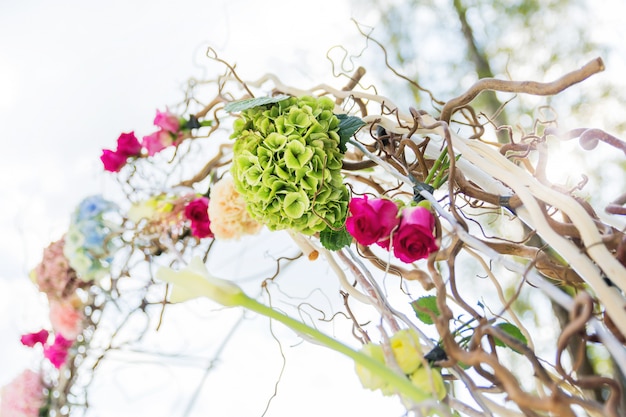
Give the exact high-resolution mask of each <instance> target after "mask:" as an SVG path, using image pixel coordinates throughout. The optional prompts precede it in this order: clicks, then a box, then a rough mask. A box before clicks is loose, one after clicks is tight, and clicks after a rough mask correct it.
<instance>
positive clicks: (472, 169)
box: [0, 58, 626, 416]
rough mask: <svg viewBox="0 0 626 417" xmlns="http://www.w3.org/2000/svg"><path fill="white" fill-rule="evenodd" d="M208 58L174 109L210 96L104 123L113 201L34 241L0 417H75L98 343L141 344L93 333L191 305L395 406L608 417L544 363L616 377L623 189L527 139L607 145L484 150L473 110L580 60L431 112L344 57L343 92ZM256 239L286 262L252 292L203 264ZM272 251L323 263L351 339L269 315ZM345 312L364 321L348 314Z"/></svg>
mask: <svg viewBox="0 0 626 417" xmlns="http://www.w3.org/2000/svg"><path fill="white" fill-rule="evenodd" d="M215 59H216V60H217V61H218V62H220V63H224V61H221V60H220V59H217V58H215ZM226 67H227V73H226V74H225V75H222V76H220V77H219V78H218V79H216V80H213V81H212V82H207V84H208V85H211V86H212V87H213V88H215V91H214V96H213V99H211V97H209V100H206V99H202V100H201V99H197V100H193V102H194V103H201V102H202V103H208V104H206V105H203V106H200V107H199V108H191V106H192V105H191V104H190V101H189V100H187V101H185V103H183V104H182V105H181V106H179V109H178V110H169V109H168V110H167V111H165V112H160V111H157V115H156V117H155V119H154V124H155V125H156V126H157V128H158V130H157V131H155V132H153V133H151V134H149V135H147V136H145V137H143V140H142V141H141V142H140V141H139V140H138V139H137V137H136V136H135V133H134V132H130V133H122V134H121V135H120V136H119V138H118V140H117V147H116V149H115V150H108V149H105V150H103V153H102V156H101V162H102V164H103V169H104V170H105V171H107V172H108V174H107V175H111V176H115V177H116V178H117V180H118V181H119V183H120V184H121V185H122V191H123V193H124V195H125V196H126V200H124V201H119V202H118V203H113V202H111V201H108V200H107V199H105V198H103V197H102V196H92V197H88V198H87V199H85V200H83V201H82V202H81V203H80V204H79V205H78V207H77V209H76V210H75V212H74V213H73V214H72V215H71V217H70V223H69V228H68V231H67V233H66V234H65V235H64V236H62V237H61V238H60V239H59V240H58V241H56V242H53V243H52V244H50V246H49V247H48V248H47V249H45V250H44V252H43V259H42V262H41V263H40V264H39V265H38V266H36V267H35V269H34V271H33V274H32V279H33V281H34V282H35V283H36V285H37V286H38V288H39V290H40V291H41V292H42V293H44V294H46V296H47V297H46V298H47V300H48V305H49V308H50V326H49V328H47V329H41V330H39V329H32V330H35V331H34V332H32V333H29V332H28V331H25V332H24V336H23V337H22V343H23V344H24V345H25V346H28V347H30V348H32V349H37V350H39V351H40V352H41V355H42V361H41V366H40V368H39V369H36V370H26V371H24V372H23V373H22V374H20V375H18V376H16V378H15V380H14V381H13V382H11V383H10V384H9V385H8V386H7V387H5V389H4V390H3V394H2V402H1V403H0V404H1V405H0V415H1V416H16V415H20V416H35V415H39V416H52V415H55V416H57V415H70V414H71V413H72V412H73V410H78V409H83V410H84V411H85V410H87V409H88V404H89V401H88V389H87V388H88V386H89V381H90V380H91V379H92V378H93V377H94V375H95V372H96V370H97V369H98V366H99V364H100V363H101V362H102V361H103V360H105V359H106V355H107V352H108V351H109V350H112V349H115V346H125V345H132V344H133V343H135V342H137V341H139V340H140V339H141V338H142V337H143V336H144V333H142V334H133V335H132V336H128V335H127V336H126V337H127V339H126V340H124V341H120V339H119V337H121V336H119V334H122V333H123V332H122V331H116V332H112V333H111V332H109V333H106V332H104V331H103V330H102V326H101V323H105V322H106V321H107V320H109V321H112V322H115V323H117V324H116V325H117V326H118V328H117V329H118V330H120V329H123V328H124V326H125V325H126V323H127V322H128V321H129V318H130V317H133V315H135V314H146V315H151V316H152V317H155V316H156V317H159V320H158V322H159V324H158V325H156V327H157V328H158V326H160V323H161V322H162V321H163V320H167V317H168V315H167V311H168V309H169V308H171V305H172V304H179V303H187V302H190V300H194V299H197V298H207V299H209V300H210V301H211V302H212V303H214V304H216V305H219V306H223V307H228V308H238V309H244V310H247V311H250V312H252V313H254V314H256V315H261V316H265V317H268V318H269V319H271V320H272V321H276V322H279V323H281V324H282V325H284V326H286V327H288V328H290V329H293V330H294V331H295V332H296V333H297V334H298V335H299V336H301V337H302V338H303V339H304V340H310V341H313V342H315V343H316V344H319V345H322V346H325V347H327V348H329V349H331V350H333V351H336V352H337V353H339V354H341V355H343V356H345V357H347V358H349V360H351V361H353V362H354V369H355V374H356V376H357V377H358V380H359V381H360V382H361V384H362V386H363V387H364V388H366V389H369V390H372V391H376V392H379V393H382V394H383V395H385V396H396V397H397V398H398V399H399V402H400V403H401V404H402V405H403V407H405V408H406V410H407V413H411V415H420V416H421V415H442V416H443V415H446V416H448V415H450V416H451V415H469V416H491V415H506V416H522V415H562V416H574V415H576V412H578V411H575V410H579V411H580V410H583V411H584V412H587V413H590V415H599V414H606V415H607V416H617V415H618V414H619V411H618V409H619V406H620V405H619V404H620V401H621V390H620V387H619V383H618V382H617V381H616V379H615V377H613V376H611V375H593V376H587V375H584V374H583V373H582V371H581V370H580V361H582V359H580V360H576V361H569V362H568V361H566V360H564V357H565V355H566V353H565V352H566V351H567V349H568V346H569V345H570V344H571V343H572V342H573V340H574V339H576V340H577V341H578V342H580V341H581V340H582V343H583V345H592V344H594V345H596V346H600V347H601V348H602V349H604V350H605V351H606V353H607V355H609V356H610V357H611V358H612V359H613V361H614V369H615V370H616V371H621V372H624V371H626V359H625V358H624V348H623V343H624V336H623V335H624V334H626V327H625V326H626V320H625V319H626V310H625V309H624V306H625V304H626V301H625V299H624V297H623V291H626V283H625V282H624V277H626V269H625V265H626V256H625V253H626V250H625V248H626V237H624V228H623V227H621V228H620V227H619V226H617V224H618V223H619V222H618V221H617V220H616V219H615V218H616V217H619V216H620V215H623V214H625V213H626V212H625V211H624V208H623V203H624V201H625V200H624V197H623V196H621V197H618V198H616V200H615V202H614V203H613V204H612V205H611V206H610V207H609V208H607V212H608V213H610V215H611V216H613V217H611V218H610V219H606V218H605V217H602V216H600V215H598V214H597V212H596V210H595V209H594V208H593V207H592V205H591V204H590V203H589V202H587V201H586V200H585V199H583V198H581V197H580V196H579V195H577V194H576V193H575V192H574V191H571V190H568V189H565V187H562V186H557V185H554V184H551V183H550V182H549V181H548V180H547V179H546V176H545V175H544V174H545V171H544V170H545V166H546V164H547V163H548V159H547V158H548V154H547V151H546V149H545V147H544V144H545V142H546V141H547V140H549V139H550V138H552V139H558V138H562V137H566V136H568V135H569V137H572V136H576V135H578V136H580V137H581V139H583V137H587V136H590V135H593V137H594V139H596V142H598V141H603V142H606V143H607V144H609V145H612V146H615V147H617V148H619V149H621V150H624V149H626V145H625V144H624V142H622V141H621V140H619V139H618V138H615V137H613V136H611V135H609V134H608V133H606V132H603V131H600V130H597V129H594V130H575V131H571V132H569V133H565V134H564V133H562V132H560V131H558V130H556V129H555V126H554V125H553V124H552V123H551V122H545V123H540V122H539V121H538V122H537V124H536V125H535V129H536V131H534V132H533V133H532V134H530V135H528V134H527V135H524V136H523V137H521V138H519V139H517V140H514V139H513V136H512V135H511V137H510V138H509V139H510V140H509V142H508V143H503V142H498V141H494V140H492V139H490V136H489V134H490V133H489V132H487V131H486V128H485V123H482V122H481V121H480V120H479V116H477V114H478V113H477V112H476V111H475V110H474V109H473V108H472V106H471V102H472V100H473V98H474V97H475V96H476V95H478V94H479V93H480V92H481V91H484V90H486V89H491V90H496V91H509V92H511V91H512V92H517V93H534V94H543V93H545V92H552V93H556V92H559V91H561V90H564V89H565V88H568V87H571V86H572V85H573V84H575V83H578V82H580V81H583V80H584V79H585V78H587V77H589V76H590V75H593V74H595V73H597V72H599V71H601V70H602V68H603V66H602V62H601V61H600V60H594V61H592V62H590V63H589V64H587V65H586V66H585V67H583V68H581V69H579V70H577V71H574V72H572V73H570V74H568V75H567V76H565V77H563V78H562V79H559V80H556V81H555V82H553V83H551V84H550V85H549V86H548V85H545V84H541V83H535V84H532V88H530V87H528V86H529V85H530V84H529V83H516V82H511V81H501V80H489V81H488V83H486V84H485V82H483V83H482V84H477V85H476V86H474V87H472V88H471V89H470V90H469V91H468V92H466V93H463V94H461V95H460V96H458V97H457V98H454V99H452V100H450V101H448V102H446V103H445V104H444V105H443V107H442V108H441V109H440V110H441V111H440V112H439V114H438V115H437V116H431V115H430V114H429V113H428V112H427V111H425V110H415V109H409V111H408V113H407V112H405V111H403V109H401V108H399V107H397V106H395V105H394V104H393V102H392V100H390V99H388V98H386V97H383V96H379V95H377V94H372V93H371V92H367V91H365V90H362V89H361V88H362V87H361V84H360V80H361V78H362V77H364V76H365V75H364V74H365V73H364V70H362V69H360V70H359V71H358V72H357V73H356V74H354V75H352V76H351V82H350V83H349V85H348V86H346V87H344V88H335V87H332V86H326V85H325V86H323V88H321V89H320V88H314V89H311V90H304V89H301V88H294V87H291V86H287V85H284V84H282V83H281V82H280V80H279V79H278V78H277V77H275V76H268V77H265V78H263V79H261V80H257V81H254V82H253V81H250V82H243V81H242V80H241V78H240V77H239V76H238V75H237V74H236V73H235V72H234V69H233V67H232V66H230V65H226ZM268 82H269V83H270V84H272V87H271V89H268V87H267V85H268ZM194 85H195V84H194ZM554 86H557V87H558V88H556V89H555V87H554ZM194 94H195V91H194V89H193V87H191V91H190V92H189V94H188V96H193V95H194ZM172 108H173V107H172ZM185 114H187V116H184V115H185ZM451 126H454V127H455V129H452V128H451ZM457 132H458V133H457ZM491 133H492V134H493V133H494V132H491ZM165 151H168V152H169V151H171V152H172V153H171V154H169V153H168V158H167V159H163V158H159V157H158V156H159V154H160V153H162V152H165ZM535 156H536V157H537V158H539V162H536V160H535V159H533V158H534V157H535ZM181 167H184V168H185V169H181ZM190 173H191V174H190ZM576 191H580V190H576ZM503 222H509V223H507V224H508V225H514V227H512V226H510V227H509V226H507V227H501V225H502V224H503ZM512 229H515V230H516V232H515V233H516V234H515V233H513V232H512V231H511V230H512ZM259 233H262V234H281V233H282V234H284V236H285V237H286V238H287V239H288V240H289V242H290V243H291V246H293V247H296V248H297V250H298V252H299V255H298V256H295V257H280V258H278V257H277V259H278V260H277V261H276V265H277V267H276V273H275V274H274V276H272V277H271V278H269V279H264V280H262V281H257V282H255V283H253V285H254V286H253V287H251V289H246V288H245V287H246V285H247V284H246V283H245V282H243V281H241V282H238V281H237V280H236V279H232V277H219V276H218V275H219V274H217V273H216V272H215V271H216V269H215V268H214V267H210V265H212V262H214V261H215V262H217V260H216V259H214V258H212V257H211V256H212V254H213V253H214V252H213V251H214V250H215V248H216V247H218V246H219V245H220V244H221V243H222V242H223V241H229V240H230V241H232V242H231V244H235V243H236V244H241V245H245V244H246V241H247V239H249V238H252V236H253V235H256V234H259ZM531 237H537V238H538V239H540V243H539V244H538V243H536V242H531V240H532V239H531ZM301 255H305V256H304V257H301ZM320 255H322V256H320ZM212 259H213V261H212ZM281 261H285V262H293V263H297V262H315V263H325V264H326V265H327V267H328V270H329V271H332V272H333V273H334V275H335V276H336V279H337V280H336V282H337V286H338V290H337V294H341V295H342V297H343V300H344V304H343V310H342V311H341V314H340V315H335V314H333V315H332V316H333V317H335V316H342V317H346V320H347V321H349V322H350V324H351V327H352V330H353V331H352V333H351V334H349V335H334V333H333V336H330V335H329V334H331V333H329V332H325V331H324V329H323V327H324V324H323V323H321V322H322V321H320V323H311V322H310V321H308V320H305V319H303V315H301V314H299V313H300V306H299V307H298V308H296V312H295V313H293V314H290V312H289V310H288V304H287V303H285V304H283V305H282V306H278V305H277V303H279V302H280V301H278V300H279V299H280V297H281V296H284V295H285V294H284V293H282V292H281V291H280V290H278V289H277V288H276V287H274V286H273V285H275V280H276V279H277V278H278V277H279V276H281V277H283V276H284V277H289V272H288V271H287V272H283V270H282V269H281V268H280V265H281V264H280V262H281ZM348 276H350V277H351V278H352V279H349V277H348ZM307 279H308V277H307ZM391 280H394V283H393V284H390V282H391ZM507 280H508V281H509V284H506V283H505V281H507ZM477 283H479V284H477ZM505 285H509V286H508V289H507V290H506V291H505V289H504V288H503V287H504V286H505ZM476 287H479V288H480V294H476V293H475V292H472V290H473V289H475V288H476ZM273 288H274V289H275V291H273V290H272V289H273ZM254 289H257V290H258V289H262V290H263V291H262V292H261V294H260V295H257V296H252V295H250V294H256V293H258V291H254ZM337 294H335V295H337ZM537 294H540V295H541V296H547V297H549V298H550V299H551V300H552V302H553V303H554V304H555V305H558V306H559V307H560V308H563V309H564V310H565V311H567V312H569V313H568V314H569V315H570V320H569V322H568V323H566V324H565V325H564V326H563V328H562V329H561V330H560V332H559V333H558V335H557V337H556V339H555V340H554V341H553V342H554V346H553V347H554V350H553V353H555V355H553V356H552V357H548V356H546V355H544V354H543V353H542V351H541V350H540V349H538V348H537V347H536V346H537V345H536V344H535V343H536V342H535V341H534V340H533V339H534V338H535V336H536V334H535V332H534V331H533V330H529V329H532V328H533V327H532V326H533V324H532V323H531V322H530V321H531V320H528V319H527V318H525V316H523V314H521V313H520V310H518V309H517V306H518V304H520V303H522V302H523V297H536V296H537ZM121 300H123V301H124V302H123V303H122V302H120V301H121ZM398 300H400V301H398ZM304 304H308V302H307V303H303V305H304ZM355 304H358V305H359V306H360V307H363V308H365V309H367V310H368V311H369V312H370V313H371V314H374V315H375V317H376V319H375V320H362V319H361V318H360V316H359V315H360V314H364V313H355V312H354V310H353V308H352V307H353V306H354V305H355ZM120 306H124V307H123V308H122V307H120ZM292 307H293V306H292ZM320 311H322V307H320ZM333 320H339V319H338V318H335V319H333ZM150 326H151V325H149V326H148V327H150ZM152 330H156V329H154V328H152ZM146 331H150V330H149V329H146ZM101 334H103V335H101ZM114 342H115V343H114ZM507 355H509V356H507ZM579 355H580V353H579ZM507 357H509V358H510V357H514V358H515V360H514V361H512V362H511V361H507V359H506V358H507ZM580 357H581V356H578V358H580ZM511 363H515V364H517V365H511ZM320 366H323V365H320ZM522 368H523V369H526V370H529V372H532V374H533V375H534V379H533V381H532V382H533V383H532V386H530V387H528V386H524V385H523V384H521V383H520V379H519V378H520V377H519V376H518V375H517V372H518V371H519V370H520V369H522ZM85 374H87V375H89V376H90V377H89V378H78V375H83V376H84V375H85ZM590 388H595V389H598V390H603V391H602V392H603V393H604V394H603V396H601V397H594V396H592V395H590V394H589V389H590ZM468 398H469V399H468Z"/></svg>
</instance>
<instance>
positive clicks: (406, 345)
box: [389, 329, 423, 375]
mask: <svg viewBox="0 0 626 417" xmlns="http://www.w3.org/2000/svg"><path fill="white" fill-rule="evenodd" d="M389 345H390V346H391V350H392V351H393V356H394V357H395V358H396V362H398V366H400V369H402V372H404V373H405V374H407V375H408V374H411V373H413V371H415V370H416V369H417V368H418V367H419V366H420V365H421V364H422V356H423V355H422V347H421V345H420V343H419V338H418V336H417V334H415V332H414V331H413V330H410V329H404V330H400V331H398V332H397V333H396V334H394V335H393V336H391V338H390V339H389Z"/></svg>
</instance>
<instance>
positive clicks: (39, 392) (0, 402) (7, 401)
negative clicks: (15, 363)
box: [0, 369, 44, 417]
mask: <svg viewBox="0 0 626 417" xmlns="http://www.w3.org/2000/svg"><path fill="white" fill-rule="evenodd" d="M43 405H44V386H43V383H42V382H41V376H40V375H39V374H38V373H36V372H34V371H31V370H30V369H27V370H25V371H23V372H22V373H21V374H19V375H18V376H17V377H16V378H15V379H14V380H13V381H11V382H10V383H9V384H8V385H6V386H5V387H4V388H2V394H1V395H0V416H2V417H38V416H39V409H40V408H41V407H42V406H43Z"/></svg>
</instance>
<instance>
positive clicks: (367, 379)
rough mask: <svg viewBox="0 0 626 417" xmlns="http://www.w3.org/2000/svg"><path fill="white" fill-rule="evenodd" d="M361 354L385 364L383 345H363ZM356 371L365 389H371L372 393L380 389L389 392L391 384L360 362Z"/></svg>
mask: <svg viewBox="0 0 626 417" xmlns="http://www.w3.org/2000/svg"><path fill="white" fill-rule="evenodd" d="M361 353H364V354H366V355H367V356H369V357H370V358H372V359H374V360H376V361H378V362H380V363H382V364H384V363H385V354H384V353H383V347H382V346H381V345H377V344H375V343H368V344H366V345H363V347H362V348H361ZM355 371H356V374H357V376H358V377H359V379H360V380H361V384H362V385H363V387H364V388H367V389H370V390H372V391H376V390H377V389H380V390H382V391H383V392H386V391H387V388H388V385H389V383H388V382H387V381H386V380H385V379H384V378H382V377H381V376H380V375H378V374H377V373H374V372H372V371H371V370H370V369H368V368H366V367H365V366H363V365H362V364H360V363H359V362H356V364H355ZM385 395H388V394H385Z"/></svg>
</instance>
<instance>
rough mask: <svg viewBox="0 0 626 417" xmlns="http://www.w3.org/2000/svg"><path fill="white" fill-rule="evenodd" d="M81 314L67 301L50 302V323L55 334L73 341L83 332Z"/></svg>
mask: <svg viewBox="0 0 626 417" xmlns="http://www.w3.org/2000/svg"><path fill="white" fill-rule="evenodd" d="M82 322H83V313H82V312H81V311H80V310H78V309H76V307H74V306H73V305H72V303H70V302H68V301H57V300H50V323H51V324H52V329H54V332H55V333H56V334H62V335H63V337H65V338H66V339H71V340H74V339H76V337H77V336H78V334H79V333H80V332H81V331H82V330H83V323H82Z"/></svg>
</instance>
